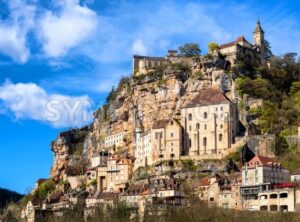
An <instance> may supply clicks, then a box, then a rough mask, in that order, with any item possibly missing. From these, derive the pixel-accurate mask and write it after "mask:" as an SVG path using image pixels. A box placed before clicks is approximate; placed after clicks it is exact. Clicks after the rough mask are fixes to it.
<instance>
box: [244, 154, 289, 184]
mask: <svg viewBox="0 0 300 222" xmlns="http://www.w3.org/2000/svg"><path fill="white" fill-rule="evenodd" d="M242 175H243V186H253V185H259V184H268V183H284V182H287V181H288V180H289V171H288V170H287V169H284V168H283V167H282V166H281V164H280V163H278V162H277V161H276V160H274V159H273V158H269V157H264V156H259V155H256V156H255V157H253V158H252V159H251V160H250V161H249V162H248V163H246V164H245V166H244V167H243V168H242Z"/></svg>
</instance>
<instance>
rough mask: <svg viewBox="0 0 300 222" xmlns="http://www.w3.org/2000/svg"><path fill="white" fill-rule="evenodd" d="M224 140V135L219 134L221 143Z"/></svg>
mask: <svg viewBox="0 0 300 222" xmlns="http://www.w3.org/2000/svg"><path fill="white" fill-rule="evenodd" d="M222 140H223V134H222V133H220V134H219V141H222Z"/></svg>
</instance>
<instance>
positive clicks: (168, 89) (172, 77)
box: [51, 58, 236, 178]
mask: <svg viewBox="0 0 300 222" xmlns="http://www.w3.org/2000/svg"><path fill="white" fill-rule="evenodd" d="M225 63H226V61H225V60H222V59H221V58H214V59H207V58H206V59H203V58H202V59H198V60H195V59H193V58H191V59H189V60H188V59H185V61H184V62H179V63H175V64H174V63H170V64H168V65H166V66H164V67H160V68H158V69H157V70H153V71H151V72H149V73H147V74H145V75H142V76H133V78H127V79H123V81H122V80H121V81H120V84H119V86H118V88H117V90H116V91H115V92H114V96H112V98H113V99H111V100H110V101H109V103H108V104H106V105H104V106H103V107H101V108H100V109H99V110H97V111H96V112H95V121H94V122H93V123H92V124H91V126H90V127H89V128H88V131H87V134H86V137H85V141H84V143H82V144H81V146H82V149H81V151H82V152H83V153H87V154H89V152H91V150H102V149H104V138H105V135H107V134H111V133H115V132H119V131H125V132H126V133H125V136H124V138H123V140H124V142H125V146H124V148H123V149H121V150H114V152H129V153H133V148H134V143H133V141H134V129H135V124H136V119H139V120H141V122H142V125H143V127H144V129H145V130H147V129H150V128H151V127H152V124H153V121H154V120H157V119H168V118H171V117H174V118H178V119H179V118H180V109H181V108H182V106H183V105H184V104H185V103H186V102H188V101H189V100H191V99H192V98H193V97H194V96H195V95H196V94H197V93H199V91H200V90H202V89H206V88H211V87H216V88H220V90H222V91H223V92H226V93H227V96H228V97H229V98H232V99H235V97H236V96H235V90H234V84H232V82H233V81H232V79H231V75H230V74H229V71H227V70H226V69H225V68H224V67H225ZM77 133H78V132H75V134H74V135H76V134H77ZM60 140H61V139H60V138H58V141H55V142H53V143H52V150H53V152H54V157H55V158H54V165H53V168H52V171H51V176H52V177H55V178H62V176H61V174H62V173H64V169H65V167H66V166H67V165H68V163H69V159H70V149H69V148H70V142H69V141H64V142H65V143H61V141H60ZM86 156H89V155H86Z"/></svg>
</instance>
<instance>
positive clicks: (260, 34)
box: [253, 19, 265, 54]
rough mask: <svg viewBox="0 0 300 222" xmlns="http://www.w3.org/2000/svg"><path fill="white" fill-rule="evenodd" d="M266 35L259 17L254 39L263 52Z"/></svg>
mask: <svg viewBox="0 0 300 222" xmlns="http://www.w3.org/2000/svg"><path fill="white" fill-rule="evenodd" d="M264 35H265V32H264V31H263V29H262V28H261V25H260V21H259V19H258V21H257V23H256V27H255V30H254V32H253V39H254V45H255V46H258V47H259V48H260V51H261V54H263V53H264V48H265V46H264V41H265V40H264Z"/></svg>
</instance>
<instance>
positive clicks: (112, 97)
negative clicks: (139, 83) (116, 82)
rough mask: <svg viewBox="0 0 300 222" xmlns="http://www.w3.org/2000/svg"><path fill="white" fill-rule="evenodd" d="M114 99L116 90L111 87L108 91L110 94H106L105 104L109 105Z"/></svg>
mask: <svg viewBox="0 0 300 222" xmlns="http://www.w3.org/2000/svg"><path fill="white" fill-rule="evenodd" d="M115 98H116V90H115V87H114V86H113V87H112V88H111V90H110V92H109V93H108V96H107V98H106V103H107V104H108V103H110V102H112V101H114V99H115Z"/></svg>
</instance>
